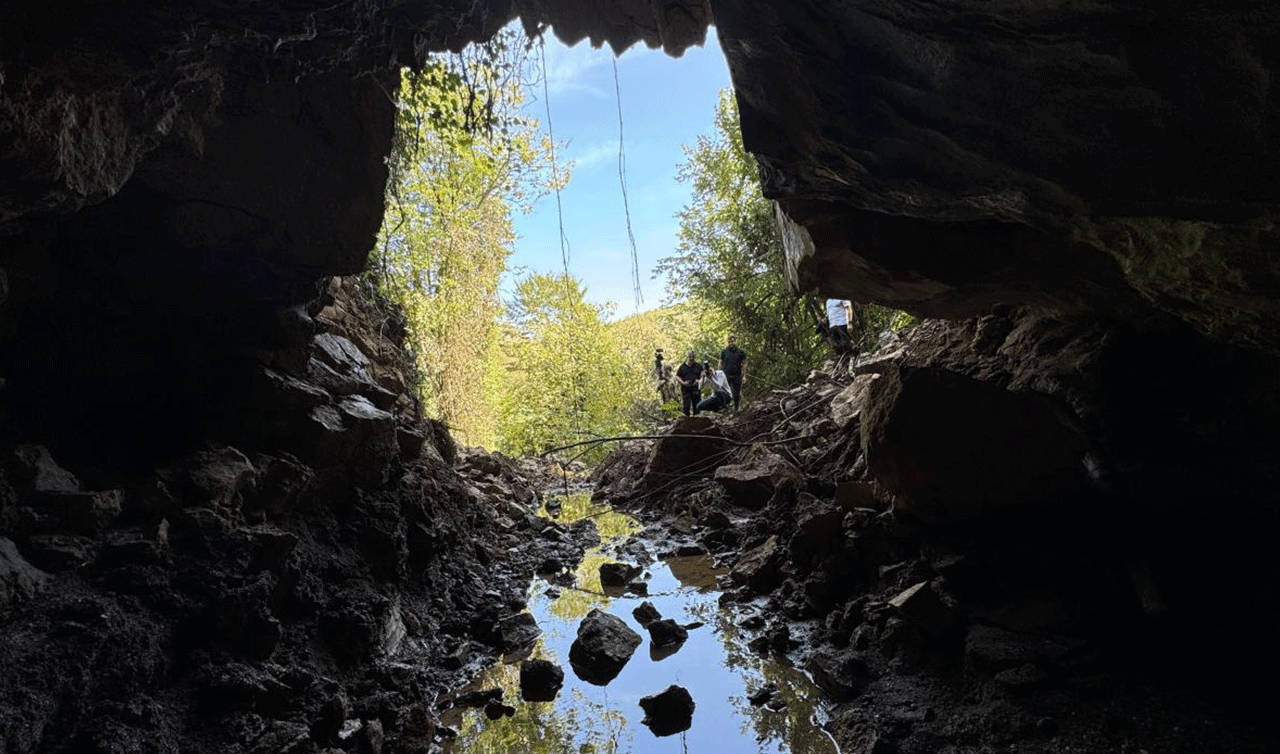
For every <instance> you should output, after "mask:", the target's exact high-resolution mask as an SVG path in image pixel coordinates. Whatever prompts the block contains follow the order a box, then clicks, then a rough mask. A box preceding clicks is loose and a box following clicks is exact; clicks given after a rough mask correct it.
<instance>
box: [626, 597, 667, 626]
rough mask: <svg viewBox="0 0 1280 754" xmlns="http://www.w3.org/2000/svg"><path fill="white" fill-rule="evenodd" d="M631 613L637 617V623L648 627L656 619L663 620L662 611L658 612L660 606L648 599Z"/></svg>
mask: <svg viewBox="0 0 1280 754" xmlns="http://www.w3.org/2000/svg"><path fill="white" fill-rule="evenodd" d="M631 615H632V616H633V617H634V618H635V619H636V622H637V623H639V624H640V625H642V626H645V627H646V628H647V627H648V626H649V624H650V623H653V622H654V621H655V620H662V613H660V612H658V608H656V607H654V606H653V603H652V602H650V601H648V600H645V601H644V602H641V603H640V606H639V607H637V608H636V609H635V610H632V611H631Z"/></svg>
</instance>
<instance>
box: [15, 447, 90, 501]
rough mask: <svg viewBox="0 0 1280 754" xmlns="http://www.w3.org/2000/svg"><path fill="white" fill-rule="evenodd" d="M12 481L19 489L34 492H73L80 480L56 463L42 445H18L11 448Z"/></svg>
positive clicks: (77, 488)
mask: <svg viewBox="0 0 1280 754" xmlns="http://www.w3.org/2000/svg"><path fill="white" fill-rule="evenodd" d="M12 469H13V476H14V481H15V482H16V483H17V485H18V487H19V488H20V489H23V490H26V491H30V492H34V493H36V494H45V493H58V492H75V491H77V490H79V489H80V481H79V480H78V479H76V477H75V475H74V474H72V473H71V472H70V471H67V470H66V469H64V468H62V467H61V466H59V465H58V463H57V461H54V460H53V456H52V455H50V454H49V449H48V448H46V447H45V446H43V445H19V446H18V447H16V448H14V449H13V462H12Z"/></svg>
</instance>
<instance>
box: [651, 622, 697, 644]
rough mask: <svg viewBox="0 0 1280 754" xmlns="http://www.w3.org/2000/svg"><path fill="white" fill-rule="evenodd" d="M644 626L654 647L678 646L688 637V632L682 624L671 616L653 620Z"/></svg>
mask: <svg viewBox="0 0 1280 754" xmlns="http://www.w3.org/2000/svg"><path fill="white" fill-rule="evenodd" d="M646 628H648V629H649V640H650V641H651V642H653V645H654V646H655V647H670V646H679V645H681V644H683V643H685V641H687V640H688V638H689V632H688V631H686V630H685V628H684V626H681V625H680V624H678V623H676V622H675V621H674V620H672V619H671V618H664V619H662V620H656V621H653V622H652V623H650V624H649V625H648V626H646Z"/></svg>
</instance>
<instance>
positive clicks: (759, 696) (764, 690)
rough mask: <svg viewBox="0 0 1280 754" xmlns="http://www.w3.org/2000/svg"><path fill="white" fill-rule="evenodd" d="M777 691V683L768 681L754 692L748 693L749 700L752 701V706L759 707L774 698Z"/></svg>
mask: <svg viewBox="0 0 1280 754" xmlns="http://www.w3.org/2000/svg"><path fill="white" fill-rule="evenodd" d="M777 692H778V686H777V684H773V683H766V684H765V685H764V686H761V687H760V688H759V689H757V690H756V691H753V692H752V693H750V694H747V701H748V702H750V703H751V706H753V707H759V706H760V705H762V704H764V703H765V702H767V701H769V700H770V699H772V698H773V695H774V694H776V693H777Z"/></svg>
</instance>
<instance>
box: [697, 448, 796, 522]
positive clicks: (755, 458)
mask: <svg viewBox="0 0 1280 754" xmlns="http://www.w3.org/2000/svg"><path fill="white" fill-rule="evenodd" d="M715 479H716V481H717V482H719V483H720V486H721V487H723V488H724V491H725V492H726V493H727V494H728V495H729V499H730V500H732V501H733V503H734V505H738V506H741V507H743V508H746V509H747V510H753V511H758V510H760V509H761V508H763V507H764V506H765V505H767V504H768V502H769V499H770V498H772V497H773V493H774V491H775V490H777V488H778V486H779V485H780V484H782V483H783V481H784V480H787V479H790V480H792V481H799V479H800V472H799V470H797V469H796V467H795V466H792V465H791V464H790V463H789V462H788V461H787V460H786V459H784V458H783V457H782V456H780V455H778V454H777V453H770V452H767V451H766V452H758V453H753V454H752V456H751V457H750V458H749V459H748V460H747V461H746V462H745V463H740V464H731V465H727V466H721V467H720V468H718V469H716V475H715Z"/></svg>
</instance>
